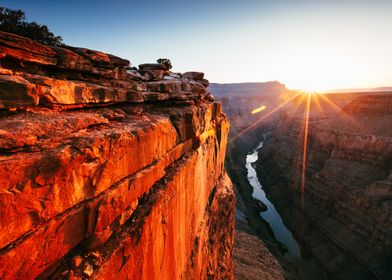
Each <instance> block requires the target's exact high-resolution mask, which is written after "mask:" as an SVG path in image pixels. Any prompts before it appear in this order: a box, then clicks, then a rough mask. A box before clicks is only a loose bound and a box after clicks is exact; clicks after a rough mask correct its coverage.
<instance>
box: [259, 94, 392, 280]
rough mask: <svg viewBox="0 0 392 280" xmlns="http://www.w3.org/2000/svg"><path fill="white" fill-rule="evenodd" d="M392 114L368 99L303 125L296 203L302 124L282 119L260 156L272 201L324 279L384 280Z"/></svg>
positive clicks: (385, 103)
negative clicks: (324, 273) (323, 271)
mask: <svg viewBox="0 0 392 280" xmlns="http://www.w3.org/2000/svg"><path fill="white" fill-rule="evenodd" d="M391 108H392V94H372V95H370V96H360V97H358V98H357V99H355V100H354V101H352V102H351V103H350V104H348V105H347V106H346V107H344V108H343V109H342V110H341V112H340V113H339V114H338V115H336V116H334V117H333V118H329V119H328V120H325V121H317V120H310V127H309V136H308V146H307V149H308V153H307V158H306V159H307V162H306V177H305V185H304V194H303V198H302V199H301V182H302V177H301V173H302V170H301V167H302V164H303V157H302V153H303V140H304V139H303V135H304V121H303V119H301V118H297V117H296V116H295V115H294V116H293V115H287V116H286V118H284V119H283V120H282V122H281V124H280V126H279V127H278V128H277V130H276V132H275V133H274V134H273V137H272V138H270V139H269V141H267V143H265V146H264V149H263V151H262V153H261V155H260V161H259V164H258V172H259V174H260V178H263V179H264V181H263V182H262V183H263V185H264V186H265V187H266V188H268V194H269V196H270V198H271V200H272V201H274V203H275V205H277V206H278V208H279V212H280V214H281V215H282V216H283V218H284V219H285V221H286V222H287V223H288V225H289V227H290V228H291V229H292V230H293V231H294V233H295V234H296V236H297V237H298V238H299V239H300V240H301V241H303V243H304V244H306V246H305V247H307V249H308V250H309V251H310V252H311V254H312V255H313V256H314V257H316V258H317V259H318V260H319V261H320V262H321V263H322V264H323V265H324V267H325V268H326V269H327V270H328V271H329V272H330V275H331V278H336V279H389V278H391V275H392V271H391V267H392V264H391V252H392V235H391V234H392V223H391V222H392V208H391V207H390V206H391V203H392V192H391V191H392V181H391V179H392V173H391V171H392V165H391V164H392V126H391V124H392V123H391V120H392V111H391ZM301 201H303V202H302V203H301Z"/></svg>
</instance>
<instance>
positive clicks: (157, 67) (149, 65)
mask: <svg viewBox="0 0 392 280" xmlns="http://www.w3.org/2000/svg"><path fill="white" fill-rule="evenodd" d="M139 69H140V70H168V69H167V68H166V66H165V65H163V64H159V63H144V64H140V65H139Z"/></svg>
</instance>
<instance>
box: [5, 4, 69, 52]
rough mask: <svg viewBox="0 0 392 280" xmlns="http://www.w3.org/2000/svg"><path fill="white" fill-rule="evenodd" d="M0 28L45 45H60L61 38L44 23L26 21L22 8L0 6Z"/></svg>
mask: <svg viewBox="0 0 392 280" xmlns="http://www.w3.org/2000/svg"><path fill="white" fill-rule="evenodd" d="M0 30H1V31H4V32H9V33H14V34H17V35H21V36H25V37H28V38H31V39H33V40H36V41H38V42H40V43H43V44H46V45H53V46H59V45H62V41H63V39H62V38H61V37H60V36H56V35H54V34H53V33H52V32H50V31H49V28H48V27H47V26H46V25H42V24H38V23H36V22H35V21H32V22H27V21H26V15H25V13H24V12H23V11H22V10H12V9H8V8H4V7H0Z"/></svg>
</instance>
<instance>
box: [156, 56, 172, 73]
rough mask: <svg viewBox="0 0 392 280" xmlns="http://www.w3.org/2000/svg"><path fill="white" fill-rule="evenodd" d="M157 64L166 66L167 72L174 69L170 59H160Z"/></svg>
mask: <svg viewBox="0 0 392 280" xmlns="http://www.w3.org/2000/svg"><path fill="white" fill-rule="evenodd" d="M157 62H158V63H159V64H163V65H165V67H166V69H167V70H170V69H172V67H173V66H172V64H171V61H170V59H168V58H159V59H157Z"/></svg>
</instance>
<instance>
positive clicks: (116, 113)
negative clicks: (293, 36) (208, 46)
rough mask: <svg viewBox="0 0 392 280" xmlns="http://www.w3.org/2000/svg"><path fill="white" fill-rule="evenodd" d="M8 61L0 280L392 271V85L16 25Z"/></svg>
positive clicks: (367, 275)
mask: <svg viewBox="0 0 392 280" xmlns="http://www.w3.org/2000/svg"><path fill="white" fill-rule="evenodd" d="M0 66H1V67H0V174H1V176H0V190H1V191H0V210H1V211H0V279H74V280H76V279H234V278H235V279H271V280H278V279H288V280H294V279H301V280H308V279H309V280H310V279H311V280H317V279H320V280H329V279H339V280H345V279H356V280H357V279H359V280H362V279H363V280H366V279H391V278H392V270H391V268H392V93H390V92H386V91H380V92H372V91H369V92H356V93H330V94H309V93H301V92H298V91H292V90H289V89H287V88H286V86H285V85H283V84H281V83H279V82H268V83H243V84H216V83H211V84H210V83H209V81H208V80H206V79H205V78H204V74H203V73H202V72H186V73H175V72H172V71H170V70H169V69H168V68H167V67H166V66H165V65H163V64H159V63H147V64H141V65H139V67H138V68H136V67H132V65H131V63H130V61H128V60H126V59H123V58H120V57H117V56H114V55H111V54H107V53H104V52H100V51H95V50H90V49H86V48H78V47H71V46H61V47H60V46H58V47H50V46H47V45H43V44H40V43H38V42H36V41H34V40H31V39H28V38H25V37H21V36H18V35H13V34H10V33H6V32H0Z"/></svg>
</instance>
